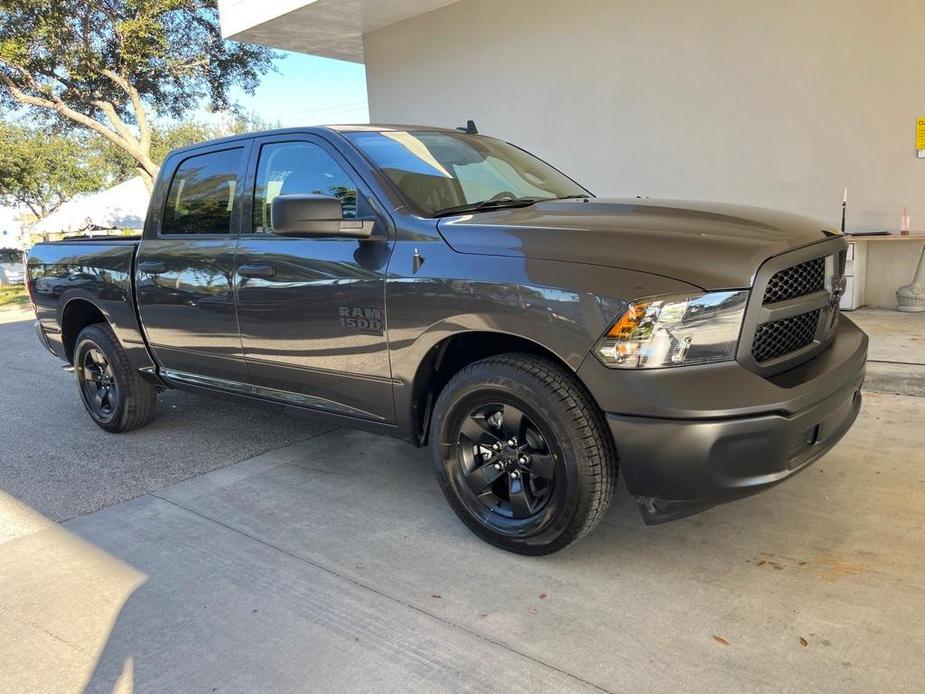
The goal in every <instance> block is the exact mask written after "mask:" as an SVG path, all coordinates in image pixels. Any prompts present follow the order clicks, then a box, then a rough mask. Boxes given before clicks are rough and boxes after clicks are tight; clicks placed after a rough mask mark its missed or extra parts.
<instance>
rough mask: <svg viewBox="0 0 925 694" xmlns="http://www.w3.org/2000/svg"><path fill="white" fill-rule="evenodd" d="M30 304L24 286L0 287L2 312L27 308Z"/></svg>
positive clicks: (0, 308)
mask: <svg viewBox="0 0 925 694" xmlns="http://www.w3.org/2000/svg"><path fill="white" fill-rule="evenodd" d="M28 304H29V294H28V293H27V292H26V287H25V286H24V285H22V284H14V285H8V284H6V285H0V311H6V310H10V309H16V308H26V306H27V305H28Z"/></svg>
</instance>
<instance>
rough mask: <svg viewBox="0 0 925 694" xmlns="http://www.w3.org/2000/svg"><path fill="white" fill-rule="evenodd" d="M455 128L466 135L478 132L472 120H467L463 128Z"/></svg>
mask: <svg viewBox="0 0 925 694" xmlns="http://www.w3.org/2000/svg"><path fill="white" fill-rule="evenodd" d="M456 129H457V130H459V131H460V132H464V133H466V135H478V134H479V129H478V128H476V127H475V121H474V120H467V121H466V127H465V128H456Z"/></svg>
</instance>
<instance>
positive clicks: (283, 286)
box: [236, 135, 394, 422]
mask: <svg viewBox="0 0 925 694" xmlns="http://www.w3.org/2000/svg"><path fill="white" fill-rule="evenodd" d="M255 154H256V157H254V159H255V161H254V163H252V165H251V168H252V174H251V180H253V181H254V185H253V190H254V195H253V204H252V214H251V215H249V216H251V217H252V219H250V220H246V221H245V222H243V224H242V234H241V237H240V241H239V243H238V251H237V258H236V271H237V272H236V275H237V278H236V281H237V292H238V323H239V326H240V331H241V343H242V345H243V348H244V355H245V359H246V362H247V367H248V371H249V373H250V376H251V380H252V383H253V384H254V386H255V388H256V390H257V393H258V394H259V395H263V396H266V397H272V398H274V399H277V400H283V401H286V402H291V403H293V404H297V405H302V406H307V407H313V408H317V409H322V410H326V411H329V412H334V413H339V414H347V415H351V416H354V417H361V418H364V419H369V420H374V421H380V422H391V421H393V419H394V405H393V401H392V382H391V372H390V369H389V356H388V342H387V340H386V335H385V325H386V322H385V276H386V266H387V264H388V259H389V253H390V252H391V248H392V241H391V239H390V238H389V231H388V225H387V223H386V220H385V219H383V218H381V217H380V216H378V215H377V214H376V213H374V212H373V208H372V206H371V205H370V203H369V193H368V191H367V190H366V189H365V186H364V185H363V184H362V183H361V182H360V180H359V178H358V176H357V175H356V173H355V172H354V171H353V169H352V168H351V167H350V166H349V165H348V164H347V163H346V162H345V161H344V160H343V159H342V158H341V157H340V155H339V154H338V153H337V152H336V151H335V150H334V149H333V148H332V147H330V145H328V144H327V143H325V142H324V141H323V140H321V139H320V138H316V137H312V136H307V135H306V136H277V137H268V138H264V139H262V140H259V141H258V142H257V143H256V146H255ZM293 193H314V194H324V195H333V196H335V197H337V198H339V199H340V200H341V204H342V207H343V212H344V217H345V218H346V219H372V220H374V221H375V229H374V231H373V234H372V236H371V238H370V239H369V240H363V241H360V240H357V239H350V238H337V237H331V238H293V237H285V236H276V235H274V234H273V232H272V220H271V219H270V208H271V204H270V203H271V202H272V200H273V198H274V197H276V196H277V195H280V194H284V195H285V194H293ZM248 226H249V228H248ZM247 232H250V233H247Z"/></svg>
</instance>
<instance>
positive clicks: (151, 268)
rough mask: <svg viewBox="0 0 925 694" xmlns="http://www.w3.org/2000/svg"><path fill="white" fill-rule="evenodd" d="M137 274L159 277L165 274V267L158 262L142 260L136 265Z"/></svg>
mask: <svg viewBox="0 0 925 694" xmlns="http://www.w3.org/2000/svg"><path fill="white" fill-rule="evenodd" d="M138 272H145V273H147V274H149V275H159V274H160V273H162V272H167V266H166V265H165V264H164V263H162V262H161V261H159V260H143V261H141V262H140V263H138Z"/></svg>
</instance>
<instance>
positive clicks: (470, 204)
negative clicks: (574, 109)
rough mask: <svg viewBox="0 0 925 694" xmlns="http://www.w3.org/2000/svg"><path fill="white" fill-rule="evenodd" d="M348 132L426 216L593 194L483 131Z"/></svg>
mask: <svg viewBox="0 0 925 694" xmlns="http://www.w3.org/2000/svg"><path fill="white" fill-rule="evenodd" d="M345 135H346V136H347V137H348V138H349V139H350V140H351V141H352V142H353V144H354V145H356V146H357V147H358V148H359V149H360V151H362V152H363V154H365V155H366V156H367V158H369V159H370V160H371V161H372V162H373V164H375V165H376V166H377V167H378V168H379V169H381V170H382V172H383V173H384V174H385V175H386V176H388V178H389V179H390V180H391V181H392V183H394V184H395V186H396V187H397V188H398V190H399V191H400V192H401V194H402V195H403V196H404V198H405V199H406V200H407V201H408V202H409V203H410V204H411V206H412V207H414V208H416V209H417V211H418V212H420V213H421V214H423V215H424V216H426V217H437V216H440V215H442V214H451V213H461V212H477V211H479V210H481V209H493V208H495V207H501V206H517V205H525V204H531V203H533V202H537V201H539V200H553V199H556V198H564V197H579V196H587V195H588V191H586V190H585V189H584V188H582V187H581V186H579V185H578V184H577V183H575V182H574V181H572V180H571V179H570V178H568V177H567V176H565V175H564V174H562V173H560V172H559V171H556V170H555V169H554V168H552V167H551V166H550V165H549V164H546V163H545V162H543V161H541V160H539V159H537V158H536V157H534V156H533V155H531V154H528V153H527V152H524V151H523V150H522V149H518V148H517V147H514V146H513V145H509V144H507V143H506V142H502V141H501V140H496V139H494V138H491V137H485V136H483V135H468V134H465V133H451V132H440V131H433V130H413V131H398V130H384V131H376V132H352V133H345ZM483 203H487V204H483Z"/></svg>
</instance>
